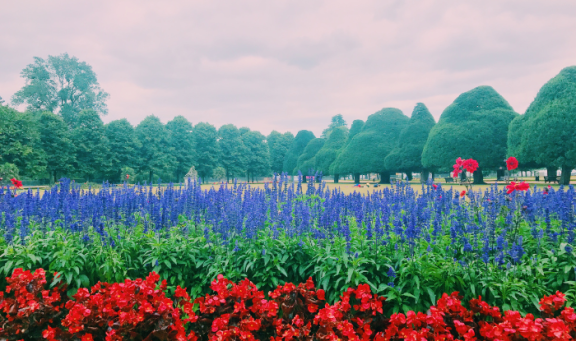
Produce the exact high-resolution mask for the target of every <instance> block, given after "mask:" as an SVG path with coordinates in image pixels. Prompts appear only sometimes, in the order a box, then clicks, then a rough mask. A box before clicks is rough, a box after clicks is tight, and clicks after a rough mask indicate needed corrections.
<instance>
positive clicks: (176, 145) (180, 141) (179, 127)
mask: <svg viewBox="0 0 576 341" xmlns="http://www.w3.org/2000/svg"><path fill="white" fill-rule="evenodd" d="M166 129H168V133H169V138H168V141H169V142H168V144H169V145H170V152H171V154H172V157H173V159H174V160H175V162H174V164H173V166H172V168H173V169H174V173H175V175H176V181H177V182H184V175H186V173H187V172H188V170H189V169H190V167H192V165H193V164H194V157H195V152H194V138H193V136H192V123H190V122H189V121H188V120H187V119H186V118H184V117H183V116H176V117H174V119H173V120H172V121H169V122H168V123H166Z"/></svg>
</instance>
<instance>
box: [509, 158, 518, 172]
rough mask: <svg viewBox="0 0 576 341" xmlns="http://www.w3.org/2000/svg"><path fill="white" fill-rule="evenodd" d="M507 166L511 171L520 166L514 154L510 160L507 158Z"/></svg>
mask: <svg viewBox="0 0 576 341" xmlns="http://www.w3.org/2000/svg"><path fill="white" fill-rule="evenodd" d="M506 167H507V168H508V170H509V171H511V170H514V169H516V168H518V160H516V158H515V157H514V156H510V157H509V158H508V160H506Z"/></svg>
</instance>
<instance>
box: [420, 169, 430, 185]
mask: <svg viewBox="0 0 576 341" xmlns="http://www.w3.org/2000/svg"><path fill="white" fill-rule="evenodd" d="M420 179H422V181H423V182H428V171H427V170H426V169H423V170H422V172H420Z"/></svg>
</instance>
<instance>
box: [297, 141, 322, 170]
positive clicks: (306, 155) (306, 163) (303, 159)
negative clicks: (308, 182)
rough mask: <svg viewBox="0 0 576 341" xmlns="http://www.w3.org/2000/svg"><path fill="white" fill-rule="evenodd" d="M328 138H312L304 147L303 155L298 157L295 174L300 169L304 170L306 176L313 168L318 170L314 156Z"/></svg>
mask: <svg viewBox="0 0 576 341" xmlns="http://www.w3.org/2000/svg"><path fill="white" fill-rule="evenodd" d="M325 141H326V140H325V139H323V138H315V139H312V140H310V142H308V144H307V145H306V148H304V151H303V152H302V155H300V157H299V158H298V163H297V164H296V167H295V168H294V170H293V171H292V173H293V174H298V171H300V172H302V174H304V176H306V175H308V172H309V171H311V170H316V169H315V167H316V159H315V158H314V157H315V156H316V154H317V153H318V151H319V150H320V149H321V148H322V146H324V142H325Z"/></svg>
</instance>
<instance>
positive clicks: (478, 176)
mask: <svg viewBox="0 0 576 341" xmlns="http://www.w3.org/2000/svg"><path fill="white" fill-rule="evenodd" d="M472 176H473V177H474V184H475V185H483V184H484V174H482V170H481V169H480V168H478V169H477V170H476V171H475V172H474V173H472Z"/></svg>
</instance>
